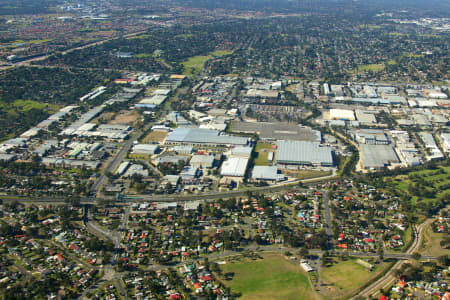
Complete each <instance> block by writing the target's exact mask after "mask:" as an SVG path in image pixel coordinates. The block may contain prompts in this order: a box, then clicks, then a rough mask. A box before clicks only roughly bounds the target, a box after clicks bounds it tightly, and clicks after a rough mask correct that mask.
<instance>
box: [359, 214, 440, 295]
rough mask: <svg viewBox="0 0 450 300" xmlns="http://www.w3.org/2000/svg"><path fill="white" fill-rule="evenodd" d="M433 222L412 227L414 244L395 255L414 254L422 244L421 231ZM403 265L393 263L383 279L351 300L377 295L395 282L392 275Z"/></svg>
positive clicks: (429, 220) (402, 262)
mask: <svg viewBox="0 0 450 300" xmlns="http://www.w3.org/2000/svg"><path fill="white" fill-rule="evenodd" d="M433 221H434V218H432V219H428V220H426V221H425V222H423V223H422V224H420V225H419V226H418V227H417V228H416V227H415V226H413V230H414V233H415V234H414V237H415V239H414V242H413V244H412V245H411V247H409V249H408V250H407V251H406V253H399V254H397V255H403V256H404V257H405V258H406V257H408V256H409V257H411V256H412V254H413V253H415V252H416V251H417V250H418V249H419V247H420V245H421V244H422V240H423V230H424V229H425V228H426V227H427V226H428V225H429V224H431V223H432V222H433ZM392 255H393V254H385V257H388V258H389V257H391V256H392ZM423 258H429V257H427V256H424V257H423ZM433 258H435V257H433ZM404 263H405V261H398V262H396V263H395V265H394V266H393V267H392V268H391V269H390V270H389V271H388V272H387V273H386V275H384V276H383V277H381V278H380V279H378V280H377V281H375V282H374V283H372V284H371V285H370V286H368V287H367V288H365V289H364V290H362V291H361V292H359V293H358V294H357V295H355V296H354V297H352V298H351V299H357V298H359V297H364V298H368V297H369V296H370V295H374V294H375V293H377V292H378V291H379V290H380V289H382V288H385V287H387V286H390V285H392V284H394V283H395V281H396V280H397V277H396V276H395V275H394V273H395V271H396V270H399V269H400V268H401V267H402V266H403V264H404Z"/></svg>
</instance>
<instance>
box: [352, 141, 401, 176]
mask: <svg viewBox="0 0 450 300" xmlns="http://www.w3.org/2000/svg"><path fill="white" fill-rule="evenodd" d="M359 147H360V150H361V151H360V152H361V162H362V166H363V167H364V168H365V169H369V170H377V169H381V168H384V167H387V166H389V165H392V164H395V163H399V162H400V161H399V159H398V156H397V153H396V152H395V150H394V148H393V147H392V146H389V145H366V144H362V145H360V146H359Z"/></svg>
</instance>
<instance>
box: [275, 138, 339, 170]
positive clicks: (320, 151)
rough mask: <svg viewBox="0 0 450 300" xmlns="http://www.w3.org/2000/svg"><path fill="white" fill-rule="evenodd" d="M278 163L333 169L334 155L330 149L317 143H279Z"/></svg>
mask: <svg viewBox="0 0 450 300" xmlns="http://www.w3.org/2000/svg"><path fill="white" fill-rule="evenodd" d="M277 147H278V151H277V163H278V164H281V165H313V166H323V167H332V166H333V165H334V163H333V154H332V150H331V148H330V147H321V146H320V144H319V143H317V142H304V141H278V142H277Z"/></svg>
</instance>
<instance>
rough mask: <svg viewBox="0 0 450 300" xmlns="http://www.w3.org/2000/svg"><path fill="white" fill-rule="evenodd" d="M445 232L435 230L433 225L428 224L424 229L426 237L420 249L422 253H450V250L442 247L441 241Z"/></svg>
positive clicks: (434, 254)
mask: <svg viewBox="0 0 450 300" xmlns="http://www.w3.org/2000/svg"><path fill="white" fill-rule="evenodd" d="M444 237H445V233H437V232H433V228H431V225H428V226H427V228H426V229H425V231H424V239H423V242H422V245H421V247H420V249H419V253H420V254H422V255H431V256H441V255H445V254H447V255H450V250H448V249H444V248H442V247H441V245H440V242H441V241H442V240H443V239H444Z"/></svg>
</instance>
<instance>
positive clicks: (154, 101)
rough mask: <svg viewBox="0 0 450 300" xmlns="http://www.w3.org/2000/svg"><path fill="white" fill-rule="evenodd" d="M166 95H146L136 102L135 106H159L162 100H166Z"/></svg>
mask: <svg viewBox="0 0 450 300" xmlns="http://www.w3.org/2000/svg"><path fill="white" fill-rule="evenodd" d="M167 98H168V97H167V96H164V95H154V96H152V97H146V98H144V99H142V100H141V101H139V103H138V104H136V107H138V108H155V107H158V106H160V105H161V104H162V103H164V101H166V100H167Z"/></svg>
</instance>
